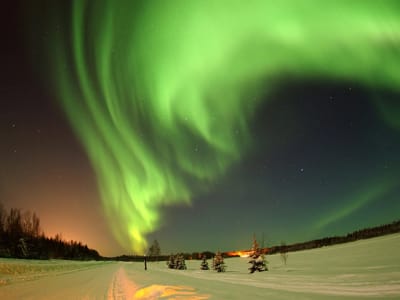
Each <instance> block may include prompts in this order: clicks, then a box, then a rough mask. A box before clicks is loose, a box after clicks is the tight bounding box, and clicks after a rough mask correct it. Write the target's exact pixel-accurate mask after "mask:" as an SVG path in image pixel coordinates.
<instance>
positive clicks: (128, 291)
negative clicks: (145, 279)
mask: <svg viewBox="0 0 400 300" xmlns="http://www.w3.org/2000/svg"><path fill="white" fill-rule="evenodd" d="M136 290H137V286H136V285H135V283H134V282H133V281H131V280H129V279H128V277H127V275H126V272H125V270H124V268H123V267H120V268H119V269H118V271H117V272H115V274H114V276H113V279H112V281H111V284H110V286H109V288H108V293H107V300H127V299H133V296H134V294H135V292H136Z"/></svg>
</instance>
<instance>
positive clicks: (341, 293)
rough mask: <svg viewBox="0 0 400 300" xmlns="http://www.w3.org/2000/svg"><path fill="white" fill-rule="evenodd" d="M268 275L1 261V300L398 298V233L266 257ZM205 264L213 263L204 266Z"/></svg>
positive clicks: (232, 263)
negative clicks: (283, 257) (283, 260)
mask: <svg viewBox="0 0 400 300" xmlns="http://www.w3.org/2000/svg"><path fill="white" fill-rule="evenodd" d="M267 259H268V261H269V269H270V270H269V271H268V272H262V273H254V274H248V271H247V268H248V267H249V264H248V259H246V258H231V259H226V260H225V262H226V265H227V272H225V273H215V272H214V271H201V270H200V269H199V266H200V261H197V260H196V261H186V263H187V266H188V270H185V271H179V270H170V269H167V268H166V266H165V262H153V263H149V264H148V270H147V271H144V267H143V263H125V262H70V261H58V260H51V261H29V260H10V259H0V299H360V298H371V299H400V234H394V235H388V236H384V237H378V238H374V239H369V240H363V241H357V242H353V243H348V244H342V245H337V246H332V247H324V248H320V249H314V250H308V251H301V252H293V253H289V256H288V260H287V265H286V266H285V265H283V263H282V261H281V259H280V256H279V255H272V256H267ZM209 264H210V265H211V261H209Z"/></svg>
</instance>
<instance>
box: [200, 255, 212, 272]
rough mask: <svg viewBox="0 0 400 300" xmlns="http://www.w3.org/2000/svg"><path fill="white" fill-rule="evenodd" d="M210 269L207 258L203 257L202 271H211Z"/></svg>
mask: <svg viewBox="0 0 400 300" xmlns="http://www.w3.org/2000/svg"><path fill="white" fill-rule="evenodd" d="M209 269H210V268H209V267H208V262H207V257H206V256H205V255H203V258H202V262H201V265H200V270H209Z"/></svg>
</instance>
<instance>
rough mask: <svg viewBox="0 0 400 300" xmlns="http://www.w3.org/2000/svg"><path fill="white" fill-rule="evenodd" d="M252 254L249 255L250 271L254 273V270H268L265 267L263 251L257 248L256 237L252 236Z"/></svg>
mask: <svg viewBox="0 0 400 300" xmlns="http://www.w3.org/2000/svg"><path fill="white" fill-rule="evenodd" d="M251 250H252V255H250V258H251V259H250V261H249V264H251V267H250V268H249V270H250V273H254V272H255V271H259V272H262V271H268V268H267V265H266V263H267V261H266V260H265V256H264V253H263V252H262V250H261V249H260V248H259V246H258V243H257V240H256V237H255V236H254V237H253V245H252V248H251Z"/></svg>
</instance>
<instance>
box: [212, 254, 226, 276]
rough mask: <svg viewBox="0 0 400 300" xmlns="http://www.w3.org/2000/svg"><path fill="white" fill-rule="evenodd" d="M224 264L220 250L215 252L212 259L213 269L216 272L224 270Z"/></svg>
mask: <svg viewBox="0 0 400 300" xmlns="http://www.w3.org/2000/svg"><path fill="white" fill-rule="evenodd" d="M225 268H226V265H225V263H224V258H223V257H222V254H221V252H219V251H218V252H217V254H215V257H214V259H213V269H214V270H215V271H217V272H225Z"/></svg>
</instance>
